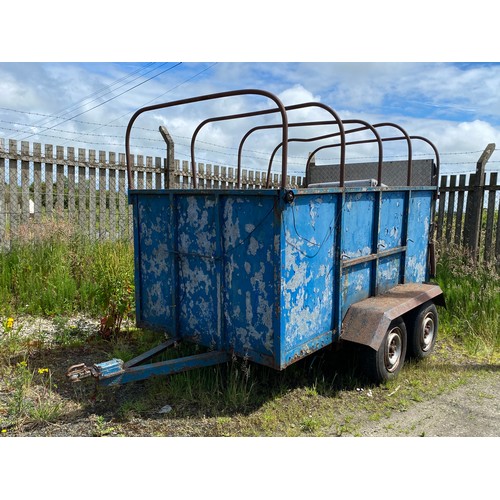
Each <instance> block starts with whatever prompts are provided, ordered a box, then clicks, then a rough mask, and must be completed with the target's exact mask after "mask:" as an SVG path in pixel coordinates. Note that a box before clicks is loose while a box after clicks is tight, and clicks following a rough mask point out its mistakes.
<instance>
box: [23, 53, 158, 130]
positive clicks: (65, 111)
mask: <svg viewBox="0 0 500 500" xmlns="http://www.w3.org/2000/svg"><path fill="white" fill-rule="evenodd" d="M152 64H154V63H148V64H145V65H143V66H141V67H140V68H139V69H136V70H135V71H132V72H130V73H127V74H126V75H125V76H122V77H121V78H118V79H117V80H115V81H114V82H112V83H110V84H109V85H106V86H104V87H102V88H100V89H99V90H96V91H94V92H91V93H90V94H88V95H86V96H85V97H82V98H81V99H80V100H78V101H76V102H75V103H73V104H71V105H70V106H67V107H65V108H63V109H61V110H60V111H56V113H55V116H51V115H42V116H45V117H46V118H45V119H41V120H40V121H39V122H37V123H33V124H30V125H27V126H28V127H43V126H45V125H48V124H49V123H50V122H51V121H53V120H55V119H61V118H66V116H65V115H67V114H68V113H70V112H71V111H75V110H76V109H78V108H80V107H82V106H83V105H85V101H87V100H88V99H90V98H91V97H94V96H97V95H99V94H102V93H103V92H105V93H104V94H103V95H101V96H100V97H103V96H104V95H106V94H109V93H110V92H112V91H113V90H111V87H113V86H114V85H116V84H118V83H121V82H122V81H124V80H127V79H128V78H130V77H131V76H134V75H136V74H137V73H140V72H141V71H143V70H144V69H146V68H148V67H149V66H151V65H152ZM165 64H167V63H164V64H162V65H161V66H164V65H165ZM154 69H158V68H154ZM154 69H152V70H150V71H147V72H146V73H144V74H143V75H141V76H145V75H147V74H148V73H150V72H151V71H154ZM138 78H140V76H139V77H137V78H134V79H133V80H132V81H130V82H128V83H129V84H130V83H132V82H133V81H135V80H137V79H138ZM124 85H127V84H124ZM121 87H123V85H121V86H120V87H118V88H121ZM114 90H117V89H114ZM96 99H97V98H96ZM96 99H93V100H92V101H90V102H87V103H86V104H90V103H91V102H94V101H95V100H96ZM19 133H21V131H20V132H19Z"/></svg>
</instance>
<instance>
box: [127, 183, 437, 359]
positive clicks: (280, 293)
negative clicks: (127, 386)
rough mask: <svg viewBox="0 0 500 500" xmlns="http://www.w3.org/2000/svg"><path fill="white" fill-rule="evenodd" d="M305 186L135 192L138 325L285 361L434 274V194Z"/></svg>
mask: <svg viewBox="0 0 500 500" xmlns="http://www.w3.org/2000/svg"><path fill="white" fill-rule="evenodd" d="M294 193H295V198H294V200H293V202H291V203H285V202H284V201H283V192H282V191H280V190H255V191H243V190H211V191H207V190H206V191H201V190H200V191H187V190H186V191H182V190H178V191H176V190H170V191H162V192H160V193H159V192H157V191H133V192H131V195H130V198H131V201H132V204H133V206H134V231H135V261H136V294H137V295H136V297H137V301H136V304H137V322H138V324H139V325H144V326H146V325H149V326H155V327H160V328H162V329H164V330H166V331H167V333H170V334H174V333H175V334H176V335H177V336H179V337H181V338H183V339H187V340H191V341H194V342H196V343H199V344H201V345H204V346H206V347H211V348H215V349H218V350H221V351H227V352H234V353H235V354H237V355H239V356H242V357H247V358H249V359H251V360H254V361H256V362H259V363H263V364H267V365H269V366H273V367H275V368H284V367H285V366H287V365H288V364H290V363H291V362H293V361H295V360H297V359H300V358H301V357H303V356H305V355H307V354H309V353H310V352H313V351H314V350H316V349H319V348H321V347H323V346H325V345H328V344H329V343H331V342H332V340H334V339H336V338H338V333H339V327H340V324H341V322H342V319H343V316H344V315H345V313H346V312H347V310H348V308H349V307H350V305H352V304H354V303H356V302H358V301H360V300H362V299H364V298H367V297H369V296H370V295H373V294H374V291H376V293H380V292H382V291H384V290H388V289H390V288H392V287H393V286H395V285H397V284H398V283H401V282H402V280H405V281H406V282H417V283H420V282H422V281H425V280H426V279H427V278H428V270H427V251H428V250H427V245H428V237H429V221H430V214H431V203H432V196H433V194H434V192H433V191H432V190H427V191H426V190H422V189H420V190H418V189H417V190H414V191H413V190H412V191H411V192H410V190H408V189H401V190H396V189H394V190H387V189H385V190H383V191H380V190H379V191H377V190H376V189H375V188H365V189H360V190H359V191H356V190H354V189H352V188H351V189H349V190H348V191H345V193H343V192H342V190H340V189H338V188H331V189H324V190H322V191H321V192H319V191H318V190H306V189H304V190H296V191H294ZM342 200H344V203H343V201H342ZM384 252H385V253H384Z"/></svg>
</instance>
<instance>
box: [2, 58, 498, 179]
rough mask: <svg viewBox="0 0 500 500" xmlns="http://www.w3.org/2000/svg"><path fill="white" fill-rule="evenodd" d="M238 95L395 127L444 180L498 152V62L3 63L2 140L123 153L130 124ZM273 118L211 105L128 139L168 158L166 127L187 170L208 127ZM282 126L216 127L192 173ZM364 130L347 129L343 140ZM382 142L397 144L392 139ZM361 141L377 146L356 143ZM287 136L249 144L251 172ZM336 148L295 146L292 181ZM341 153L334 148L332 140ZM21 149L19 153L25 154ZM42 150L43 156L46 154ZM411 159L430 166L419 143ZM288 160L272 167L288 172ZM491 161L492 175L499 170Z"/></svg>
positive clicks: (231, 160) (393, 147) (238, 100)
mask: <svg viewBox="0 0 500 500" xmlns="http://www.w3.org/2000/svg"><path fill="white" fill-rule="evenodd" d="M240 89H259V90H265V91H267V92H270V93H272V94H274V95H275V96H276V97H278V98H279V100H280V101H281V102H283V104H284V105H285V106H287V105H294V104H300V103H311V102H319V103H322V104H326V105H327V106H329V107H330V108H331V109H333V110H334V111H335V112H336V113H337V115H338V116H339V117H340V119H342V120H363V121H366V122H368V123H370V124H376V123H385V122H390V123H394V124H397V125H399V126H401V127H403V128H404V129H405V130H406V131H407V132H408V134H409V135H418V136H424V137H426V138H428V139H429V140H430V141H432V142H433V143H434V144H435V145H436V147H437V149H438V151H439V154H440V161H441V171H442V172H443V173H459V172H465V171H473V170H474V169H475V165H476V162H477V160H478V159H479V157H480V155H481V153H482V152H483V150H484V149H485V147H486V146H487V145H488V144H489V143H496V144H498V145H499V147H500V92H498V89H500V63H496V62H489V63H484V62H418V61H416V62H325V61H320V62H291V61H283V62H266V61H264V62H231V61H202V62H197V61H188V62H183V61H167V62H165V61H162V62H125V61H121V62H108V61H105V62H90V61H80V62H69V61H64V62H63V61H55V62H30V61H26V62H25V61H9V62H0V137H2V138H4V139H5V142H6V143H8V139H16V140H17V141H23V140H24V141H29V142H30V143H33V142H40V143H42V145H43V144H52V145H54V146H55V145H60V146H65V147H68V146H72V147H75V149H76V148H85V149H87V150H88V149H95V150H105V151H114V152H117V153H119V152H124V138H125V130H126V126H127V124H128V122H129V120H130V118H131V116H132V114H133V113H134V112H135V111H136V110H137V109H139V108H141V107H144V106H146V105H147V106H149V105H151V104H159V103H163V102H169V101H175V100H180V99H187V98H191V97H196V96H201V95H207V94H212V93H219V92H225V91H229V90H240ZM270 107H275V103H274V102H273V101H272V100H270V99H269V98H267V97H262V96H245V97H231V98H226V99H215V100H210V101H207V102H203V103H198V104H189V105H185V106H175V107H170V108H168V109H166V110H159V111H152V112H148V113H145V114H143V115H141V116H140V117H139V118H138V119H137V120H136V122H135V123H134V127H133V129H132V133H131V148H132V152H133V153H135V154H142V155H144V156H152V157H155V156H164V154H165V153H164V152H165V143H164V141H163V139H162V137H161V135H160V133H159V131H158V127H159V126H160V125H163V126H165V127H166V128H167V129H168V131H169V133H170V134H171V136H172V138H173V140H174V143H175V157H176V158H177V159H180V160H188V159H189V158H190V149H189V146H190V138H191V136H192V134H193V132H194V130H195V129H196V127H197V126H198V124H199V123H201V122H202V121H203V120H205V119H207V118H211V117H216V116H220V115H230V114H237V113H242V112H247V111H254V110H263V109H267V108H270ZM315 120H316V121H325V120H332V115H331V114H330V113H328V112H327V111H325V110H324V109H322V108H319V107H315V106H310V107H307V108H303V109H300V110H295V111H290V112H289V122H290V123H292V122H294V123H296V122H307V121H315ZM278 123H280V120H279V118H278V115H277V114H273V115H265V116H259V117H257V118H254V119H239V120H227V121H221V122H217V123H211V124H208V125H207V126H205V127H203V129H202V130H201V131H200V133H199V135H198V137H197V141H196V149H195V158H196V161H199V162H204V163H211V164H219V165H227V166H236V165H237V148H238V146H239V143H240V140H241V139H242V137H243V135H244V134H245V132H246V131H248V130H250V129H251V128H252V127H253V126H259V125H262V124H278ZM354 126H356V127H357V126H358V125H349V126H346V129H349V128H352V127H354ZM378 130H379V132H380V135H381V136H382V137H390V136H395V135H396V136H400V137H402V135H401V133H400V132H398V130H396V129H394V128H393V127H382V128H380V129H378ZM335 132H338V127H337V126H336V125H326V126H322V127H320V126H315V127H312V126H309V127H303V128H300V129H299V128H296V129H290V132H289V135H290V137H291V138H292V137H293V138H305V137H309V138H311V137H314V136H319V135H323V134H329V133H335ZM351 137H353V140H354V137H355V138H356V139H363V138H367V139H368V138H373V136H372V135H370V134H366V133H365V134H362V133H358V134H353V135H352V136H351ZM281 138H282V136H281V132H280V131H279V129H274V130H273V129H270V130H264V131H256V132H255V133H252V134H251V136H250V137H249V138H248V139H247V140H246V141H245V143H244V148H243V160H242V165H243V167H244V168H245V167H248V168H251V169H259V170H265V169H266V168H267V165H268V161H269V158H270V155H271V153H272V151H273V150H274V148H275V147H277V146H278V145H279V144H280V142H281ZM333 141H334V139H331V138H330V139H324V140H321V141H314V142H313V141H311V142H307V143H303V142H302V143H299V142H295V143H290V145H289V152H288V154H289V156H288V163H289V171H290V172H291V173H294V174H297V175H300V174H301V173H303V172H304V169H305V163H306V160H307V156H308V154H309V152H311V151H312V150H314V149H315V148H316V147H318V146H321V145H326V144H328V143H329V144H332V142H333ZM335 141H336V142H338V139H335ZM19 147H20V142H18V148H19ZM42 147H43V146H42ZM413 153H414V157H415V158H424V157H427V158H429V157H434V153H433V151H432V150H431V149H430V147H429V146H428V145H427V144H426V143H423V142H421V141H414V146H413ZM346 158H347V161H375V160H376V158H377V150H376V149H375V146H374V145H373V144H368V145H364V146H363V147H357V148H355V147H348V148H347V152H346ZM384 158H386V159H387V160H395V159H405V158H407V147H406V143H405V142H404V141H397V142H386V143H384ZM338 161H339V148H338V147H337V148H334V149H325V150H323V151H322V152H321V153H318V155H317V158H316V162H317V163H318V164H319V163H336V162H338ZM280 165H281V155H280V154H277V155H276V160H275V162H274V163H273V167H274V169H275V171H278V172H279V171H280V168H281V167H280ZM499 166H500V154H499V153H498V152H495V153H493V155H492V156H491V158H490V160H489V163H488V166H487V168H488V170H498V169H499Z"/></svg>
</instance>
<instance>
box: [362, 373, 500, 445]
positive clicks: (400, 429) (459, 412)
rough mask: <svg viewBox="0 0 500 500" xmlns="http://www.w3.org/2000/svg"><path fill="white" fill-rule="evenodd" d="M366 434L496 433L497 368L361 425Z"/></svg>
mask: <svg viewBox="0 0 500 500" xmlns="http://www.w3.org/2000/svg"><path fill="white" fill-rule="evenodd" d="M360 431H361V434H362V435H363V436H365V437H373V436H380V437H391V436H427V437H499V436H500V370H499V369H498V367H497V369H496V370H495V369H492V370H491V371H489V372H487V373H481V374H480V375H475V376H472V377H471V378H470V379H469V380H468V381H467V383H466V384H465V385H463V386H460V387H458V388H457V389H454V390H452V391H450V392H446V393H444V394H441V395H439V396H437V397H435V398H433V399H430V400H428V401H421V402H418V403H415V404H414V405H413V406H411V407H410V408H409V409H408V410H407V411H405V412H403V413H401V412H393V413H392V414H391V416H390V417H389V418H387V419H384V420H383V421H379V422H371V421H368V422H366V423H365V424H364V425H362V426H361V428H360Z"/></svg>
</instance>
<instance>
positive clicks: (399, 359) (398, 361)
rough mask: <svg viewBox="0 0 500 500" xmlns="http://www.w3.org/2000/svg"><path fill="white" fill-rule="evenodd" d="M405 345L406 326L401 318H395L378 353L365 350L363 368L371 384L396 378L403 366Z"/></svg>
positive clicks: (372, 350) (368, 349)
mask: <svg viewBox="0 0 500 500" xmlns="http://www.w3.org/2000/svg"><path fill="white" fill-rule="evenodd" d="M406 344H407V333H406V325H405V323H404V321H403V318H397V319H395V320H393V321H392V322H391V324H390V325H389V328H388V329H387V332H386V334H385V336H384V340H383V341H382V344H381V345H380V348H379V350H378V351H375V350H374V349H371V348H370V347H367V348H366V350H365V356H364V364H365V366H364V368H365V371H366V374H367V375H368V376H369V378H370V379H371V380H372V381H373V382H375V383H377V384H380V383H383V382H387V381H388V380H392V379H394V378H396V377H397V376H398V373H399V372H400V371H401V368H402V367H403V365H404V361H405V356H406Z"/></svg>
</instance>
